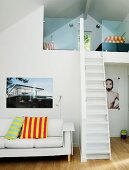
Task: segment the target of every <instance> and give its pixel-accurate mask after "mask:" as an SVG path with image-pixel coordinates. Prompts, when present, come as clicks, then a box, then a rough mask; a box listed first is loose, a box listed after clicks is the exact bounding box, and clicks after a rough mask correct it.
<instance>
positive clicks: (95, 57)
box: [85, 56, 103, 59]
mask: <svg viewBox="0 0 129 170" xmlns="http://www.w3.org/2000/svg"><path fill="white" fill-rule="evenodd" d="M87 58H88V59H90V58H91V59H103V57H100V56H85V59H87Z"/></svg>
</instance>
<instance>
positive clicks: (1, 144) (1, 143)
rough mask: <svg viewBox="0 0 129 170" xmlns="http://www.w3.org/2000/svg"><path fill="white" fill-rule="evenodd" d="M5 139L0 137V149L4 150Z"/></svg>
mask: <svg viewBox="0 0 129 170" xmlns="http://www.w3.org/2000/svg"><path fill="white" fill-rule="evenodd" d="M6 140H7V139H5V138H4V137H0V149H3V148H5V141H6Z"/></svg>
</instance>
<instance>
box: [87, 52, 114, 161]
mask: <svg viewBox="0 0 129 170" xmlns="http://www.w3.org/2000/svg"><path fill="white" fill-rule="evenodd" d="M88 54H90V53H87V54H86V57H85V80H86V83H85V85H86V159H87V160H88V159H111V150H110V134H109V120H108V109H107V97H106V87H105V86H106V85H105V67H104V62H103V57H101V55H100V54H99V55H98V56H95V55H91V54H90V55H88Z"/></svg>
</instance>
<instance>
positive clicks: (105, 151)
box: [87, 149, 110, 154]
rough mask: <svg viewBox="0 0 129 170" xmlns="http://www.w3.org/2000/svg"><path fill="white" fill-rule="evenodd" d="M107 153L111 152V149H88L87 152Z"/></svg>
mask: <svg viewBox="0 0 129 170" xmlns="http://www.w3.org/2000/svg"><path fill="white" fill-rule="evenodd" d="M106 153H110V150H104V149H103V150H102V151H101V150H99V149H98V150H97V149H96V150H87V154H106Z"/></svg>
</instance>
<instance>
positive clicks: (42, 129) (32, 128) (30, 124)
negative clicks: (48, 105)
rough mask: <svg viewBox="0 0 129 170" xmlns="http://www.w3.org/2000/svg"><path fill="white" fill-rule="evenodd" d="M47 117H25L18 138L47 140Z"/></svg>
mask: <svg viewBox="0 0 129 170" xmlns="http://www.w3.org/2000/svg"><path fill="white" fill-rule="evenodd" d="M47 126H48V117H25V119H24V124H23V128H22V132H21V136H20V138H21V139H23V138H27V139H29V138H31V139H32V138H35V139H38V138H47Z"/></svg>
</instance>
